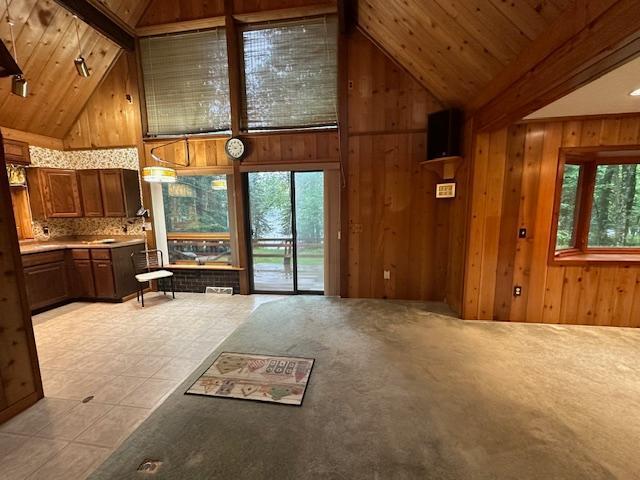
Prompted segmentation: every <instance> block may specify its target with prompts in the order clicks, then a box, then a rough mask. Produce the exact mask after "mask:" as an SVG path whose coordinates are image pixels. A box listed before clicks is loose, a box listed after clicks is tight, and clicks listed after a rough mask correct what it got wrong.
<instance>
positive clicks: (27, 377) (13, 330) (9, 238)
mask: <svg viewBox="0 0 640 480" xmlns="http://www.w3.org/2000/svg"><path fill="white" fill-rule="evenodd" d="M0 291H2V294H1V295H0V311H1V312H2V314H1V315H0V423H2V422H4V421H5V420H7V419H9V418H11V417H12V416H14V415H16V414H17V413H18V412H20V411H22V410H24V409H26V408H27V407H29V406H30V405H32V404H34V403H35V402H37V401H38V400H39V399H40V398H42V397H43V392H42V383H41V380H40V371H39V369H38V359H37V355H36V346H35V340H34V337H33V328H32V326H31V314H30V309H29V305H28V302H27V293H26V289H25V285H24V276H23V274H22V260H21V257H20V249H19V247H18V237H17V235H16V226H15V222H14V219H13V209H12V208H11V195H10V193H9V181H8V179H7V171H6V169H5V162H4V153H3V148H2V135H0Z"/></svg>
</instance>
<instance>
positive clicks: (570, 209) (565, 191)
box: [556, 164, 580, 250]
mask: <svg viewBox="0 0 640 480" xmlns="http://www.w3.org/2000/svg"><path fill="white" fill-rule="evenodd" d="M579 177H580V167H579V166H578V165H570V164H566V165H565V166H564V176H563V177H562V193H561V195H560V214H559V216H558V236H557V239H556V249H558V250H560V249H563V248H570V247H572V246H573V243H574V242H573V240H574V238H573V236H574V231H573V228H574V224H575V215H576V205H577V197H578V179H579Z"/></svg>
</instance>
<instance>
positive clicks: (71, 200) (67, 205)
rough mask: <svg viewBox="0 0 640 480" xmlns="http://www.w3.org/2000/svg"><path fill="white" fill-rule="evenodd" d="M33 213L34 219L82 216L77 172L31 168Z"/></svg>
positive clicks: (30, 194)
mask: <svg viewBox="0 0 640 480" xmlns="http://www.w3.org/2000/svg"><path fill="white" fill-rule="evenodd" d="M27 182H28V185H29V197H30V200H31V212H32V213H33V216H34V218H71V217H81V216H82V205H81V203H80V191H79V189H78V179H77V176H76V171H75V170H66V169H61V168H29V169H28V170H27Z"/></svg>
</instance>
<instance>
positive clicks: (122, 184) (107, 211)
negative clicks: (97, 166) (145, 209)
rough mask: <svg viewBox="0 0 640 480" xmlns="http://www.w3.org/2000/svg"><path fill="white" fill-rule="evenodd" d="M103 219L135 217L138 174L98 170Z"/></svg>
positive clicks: (137, 202)
mask: <svg viewBox="0 0 640 480" xmlns="http://www.w3.org/2000/svg"><path fill="white" fill-rule="evenodd" d="M98 172H99V174H100V191H101V194H102V205H103V208H104V216H105V217H135V215H136V213H137V212H138V210H139V209H140V182H139V180H138V172H136V171H135V170H124V169H120V168H110V169H104V170H98Z"/></svg>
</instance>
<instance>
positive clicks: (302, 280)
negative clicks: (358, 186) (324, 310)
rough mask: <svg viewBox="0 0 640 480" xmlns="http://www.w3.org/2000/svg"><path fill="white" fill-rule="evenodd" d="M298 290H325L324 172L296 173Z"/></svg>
mask: <svg viewBox="0 0 640 480" xmlns="http://www.w3.org/2000/svg"><path fill="white" fill-rule="evenodd" d="M293 179H294V203H295V247H296V257H295V258H296V266H297V289H298V290H299V291H305V292H323V291H324V173H323V172H295V173H294V174H293Z"/></svg>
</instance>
